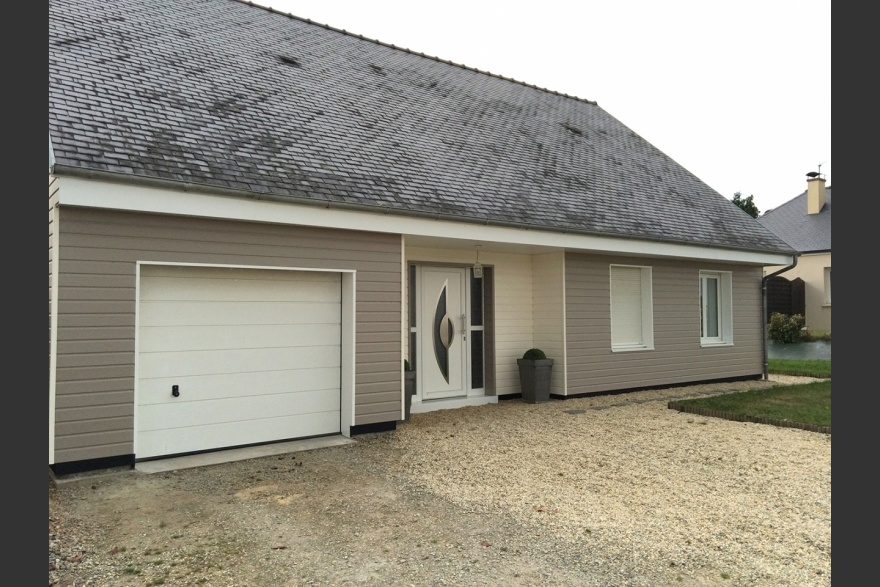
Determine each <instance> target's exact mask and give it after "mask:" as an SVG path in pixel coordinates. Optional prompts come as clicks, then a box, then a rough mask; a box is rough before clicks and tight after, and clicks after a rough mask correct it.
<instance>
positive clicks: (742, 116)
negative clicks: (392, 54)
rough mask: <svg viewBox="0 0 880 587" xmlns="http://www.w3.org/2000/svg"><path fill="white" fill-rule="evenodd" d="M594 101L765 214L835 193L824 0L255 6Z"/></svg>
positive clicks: (298, 2) (283, 2) (279, 2)
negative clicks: (815, 179)
mask: <svg viewBox="0 0 880 587" xmlns="http://www.w3.org/2000/svg"><path fill="white" fill-rule="evenodd" d="M255 3H257V4H262V5H264V6H272V7H274V8H276V9H278V10H281V11H283V12H287V13H291V14H293V15H294V16H298V17H302V18H308V19H311V20H312V21H315V22H318V23H321V24H328V25H330V26H332V27H335V28H339V29H344V30H347V31H349V32H352V33H355V34H360V35H364V36H365V37H368V38H371V39H377V40H379V41H383V42H385V43H389V44H394V45H397V46H398V47H404V48H407V49H410V50H412V51H416V52H421V53H426V54H428V55H432V56H435V57H439V58H442V59H446V60H449V61H453V62H456V63H460V64H463V65H467V66H469V67H475V68H477V69H480V70H483V71H490V72H492V73H495V74H498V75H502V76H505V77H511V78H514V79H516V80H519V81H523V82H526V83H529V84H534V85H537V86H539V87H543V88H547V89H550V90H553V91H557V92H561V93H564V94H569V95H573V96H577V97H579V98H585V99H588V100H593V101H596V102H598V104H599V106H601V107H602V108H603V109H605V110H606V111H607V112H608V113H609V114H611V115H612V116H614V117H615V118H617V119H618V120H619V121H620V122H622V123H623V124H625V125H626V126H628V127H629V128H630V129H632V130H633V131H635V132H636V133H638V134H639V135H641V136H642V137H644V138H645V139H646V140H648V141H649V142H650V143H652V144H653V145H654V146H655V147H657V148H658V149H660V150H661V151H663V152H665V153H666V154H667V155H669V156H670V157H672V158H673V159H675V160H676V161H677V162H678V163H679V164H680V165H682V166H683V167H685V168H686V169H687V170H688V171H690V172H691V173H693V174H694V175H696V176H697V177H699V178H700V179H702V180H703V181H704V182H705V183H707V184H708V185H709V186H711V187H712V188H714V189H715V190H716V191H718V192H719V193H721V194H722V195H723V196H725V197H727V198H728V199H731V198H733V194H734V193H735V192H741V193H742V195H743V196H744V197H747V196H749V195H754V197H755V204H756V205H757V206H758V209H759V210H760V211H761V212H762V213H763V212H766V211H767V210H769V209H772V208H774V207H776V206H778V205H780V204H782V203H785V202H786V201H788V200H790V199H792V198H793V197H795V196H797V195H799V194H800V193H802V192H803V191H804V190H805V189H806V185H807V184H806V179H807V178H806V173H807V172H809V171H817V170H819V166H820V165H821V172H822V173H823V175H825V177H826V178H827V180H828V183H827V185H831V1H830V0H797V1H795V0H739V1H737V2H718V1H711V0H607V1H596V0H581V1H578V2H572V1H564V2H563V1H553V0H544V1H542V2H516V1H510V0H508V1H506V2H496V1H483V2H480V1H477V0H470V1H468V2H464V1H460V0H445V1H443V2H427V1H424V0H422V1H419V0H409V1H401V0H371V1H367V0H361V1H356V0H255Z"/></svg>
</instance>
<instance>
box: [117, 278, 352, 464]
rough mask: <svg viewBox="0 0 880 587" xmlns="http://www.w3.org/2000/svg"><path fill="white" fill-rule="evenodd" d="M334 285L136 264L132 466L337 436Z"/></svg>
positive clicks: (338, 282)
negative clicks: (247, 446)
mask: <svg viewBox="0 0 880 587" xmlns="http://www.w3.org/2000/svg"><path fill="white" fill-rule="evenodd" d="M341 287H342V279H341V277H340V275H339V274H338V273H315V272H301V271H280V270H259V269H246V270H242V269H227V268H216V267H195V268H194V267H185V266H169V267H162V266H145V267H142V272H141V279H140V285H139V288H140V289H139V303H138V333H137V345H138V347H137V348H138V355H137V374H138V379H137V412H136V431H137V435H136V447H135V450H136V455H135V456H136V458H139V459H143V458H152V457H157V456H166V455H172V454H182V453H186V452H193V451H202V450H212V449H219V448H226V447H230V446H238V445H244V444H255V443H263V442H272V441H276V440H286V439H289V438H302V437H306V436H315V435H320V434H333V433H338V432H339V431H340V417H341V409H340V399H341V393H340V379H341V377H340V376H341V371H340V370H341V315H342V313H341ZM174 385H176V386H178V390H179V395H178V396H177V397H175V396H173V394H172V393H171V392H172V386H174Z"/></svg>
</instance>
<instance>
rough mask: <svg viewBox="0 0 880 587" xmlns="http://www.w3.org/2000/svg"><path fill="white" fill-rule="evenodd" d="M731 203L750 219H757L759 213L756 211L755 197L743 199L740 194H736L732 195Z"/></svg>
mask: <svg viewBox="0 0 880 587" xmlns="http://www.w3.org/2000/svg"><path fill="white" fill-rule="evenodd" d="M733 203H734V204H736V205H737V206H739V207H740V208H742V209H743V211H744V212H745V213H746V214H748V215H749V216H751V217H752V218H757V217H758V215H759V214H760V213H761V211H760V210H758V207H757V206H756V205H755V196H749V197H748V198H743V197H742V194H741V193H739V192H736V193H735V194H733Z"/></svg>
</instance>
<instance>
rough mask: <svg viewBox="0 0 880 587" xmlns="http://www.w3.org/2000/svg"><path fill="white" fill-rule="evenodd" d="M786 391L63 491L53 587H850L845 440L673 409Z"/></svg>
mask: <svg viewBox="0 0 880 587" xmlns="http://www.w3.org/2000/svg"><path fill="white" fill-rule="evenodd" d="M796 380H797V379H795V378H785V382H793V381H796ZM769 385H772V383H771V382H763V381H751V382H741V383H735V384H714V385H702V386H689V387H681V388H673V389H667V390H662V391H646V392H636V393H630V394H625V395H616V396H604V397H594V398H582V399H572V400H566V401H551V402H550V403H546V404H538V405H530V404H525V403H522V402H520V401H515V400H514V401H503V402H500V403H499V404H497V405H488V406H481V407H477V408H463V409H459V410H454V411H443V412H433V413H426V414H414V415H413V416H412V418H411V420H410V421H409V422H406V423H402V424H401V425H400V426H399V427H398V430H397V431H395V432H393V433H383V434H375V435H364V436H359V437H356V440H357V442H355V443H351V444H347V445H344V446H339V447H333V448H325V449H318V450H313V451H305V452H299V453H293V454H284V455H278V456H271V457H264V458H259V459H251V460H247V461H240V462H234V463H223V464H219V465H213V466H207V467H199V468H194V469H183V470H177V471H173V472H168V473H156V474H145V473H141V472H135V471H125V472H120V473H116V474H112V475H109V476H101V477H98V476H95V477H88V476H87V477H83V478H81V479H80V480H79V481H78V482H76V483H70V484H59V485H57V486H56V485H55V484H53V483H52V482H51V481H50V484H49V584H50V585H58V586H73V585H77V586H81V585H102V586H109V587H113V586H123V585H124V586H129V585H135V586H136V585H147V586H151V585H163V584H164V585H181V586H187V585H194V586H195V585H205V586H212V585H218V586H221V585H223V586H227V585H240V586H276V585H277V586H299V585H382V586H385V585H389V586H395V585H401V586H403V585H418V586H421V585H487V586H488V585H492V586H496V585H505V586H513V587H516V586H526V585H584V586H594V585H595V586H603V587H604V586H609V585H614V586H617V585H632V586H665V585H685V586H687V585H691V586H698V585H699V586H713V585H724V586H740V585H742V586H746V585H748V586H750V587H753V586H762V585H764V586H773V587H778V586H792V587H794V586H797V587H809V586H814V585H815V586H830V585H831V437H830V435H825V434H820V433H816V432H807V431H803V430H797V429H791V428H777V427H773V426H769V425H763V424H752V423H742V422H730V421H726V420H721V419H715V418H707V417H701V416H694V415H691V414H684V413H680V412H677V411H675V410H670V409H668V408H667V407H666V404H667V402H668V401H669V400H672V399H681V398H684V397H690V396H695V395H704V394H710V393H722V392H727V391H731V390H736V389H746V388H753V387H763V386H769Z"/></svg>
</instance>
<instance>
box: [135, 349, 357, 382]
mask: <svg viewBox="0 0 880 587" xmlns="http://www.w3.org/2000/svg"><path fill="white" fill-rule="evenodd" d="M339 365H340V357H339V347H338V346H335V347H334V346H309V347H302V348H297V349H291V348H265V349H232V350H218V351H184V352H172V353H146V354H144V355H143V356H142V357H141V363H140V367H141V368H142V369H144V370H145V372H146V373H149V374H150V375H149V377H144V379H150V378H152V377H172V376H174V375H180V376H184V377H186V376H192V375H212V374H215V373H240V372H243V373H253V374H256V373H260V372H268V371H278V370H290V369H296V368H303V367H306V366H308V367H333V366H336V367H338V366H339Z"/></svg>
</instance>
